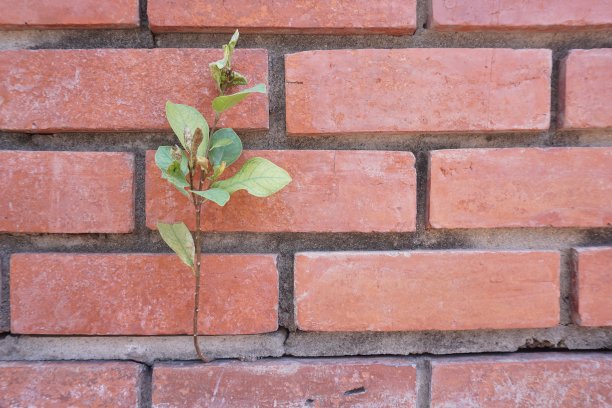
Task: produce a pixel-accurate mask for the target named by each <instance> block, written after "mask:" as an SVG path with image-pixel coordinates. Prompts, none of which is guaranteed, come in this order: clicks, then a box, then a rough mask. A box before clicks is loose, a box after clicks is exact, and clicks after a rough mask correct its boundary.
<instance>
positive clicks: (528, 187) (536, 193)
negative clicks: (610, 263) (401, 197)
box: [429, 147, 612, 228]
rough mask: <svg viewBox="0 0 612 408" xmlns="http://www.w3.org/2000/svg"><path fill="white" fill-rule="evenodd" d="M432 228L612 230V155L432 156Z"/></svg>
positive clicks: (559, 151) (600, 151) (552, 151)
mask: <svg viewBox="0 0 612 408" xmlns="http://www.w3.org/2000/svg"><path fill="white" fill-rule="evenodd" d="M429 159H430V163H429V224H430V226H432V227H433V228H495V227H585V228H586V227H607V226H610V225H612V208H611V207H610V203H611V202H612V148H609V147H606V148H549V149H538V148H512V149H463V150H439V151H434V152H431V153H430V157H429Z"/></svg>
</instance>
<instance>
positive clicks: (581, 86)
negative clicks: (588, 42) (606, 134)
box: [559, 4, 612, 129]
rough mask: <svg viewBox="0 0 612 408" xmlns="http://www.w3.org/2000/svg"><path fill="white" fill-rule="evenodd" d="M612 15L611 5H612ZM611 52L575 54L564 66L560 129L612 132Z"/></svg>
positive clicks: (596, 50)
mask: <svg viewBox="0 0 612 408" xmlns="http://www.w3.org/2000/svg"><path fill="white" fill-rule="evenodd" d="M609 9H610V10H611V12H612V4H610V5H609ZM610 95H612V48H603V49H595V50H573V51H570V53H569V54H568V56H567V57H566V58H565V59H564V60H563V61H562V62H561V74H560V84H559V106H560V110H561V112H560V114H559V125H560V126H561V128H563V129H612V104H611V103H610Z"/></svg>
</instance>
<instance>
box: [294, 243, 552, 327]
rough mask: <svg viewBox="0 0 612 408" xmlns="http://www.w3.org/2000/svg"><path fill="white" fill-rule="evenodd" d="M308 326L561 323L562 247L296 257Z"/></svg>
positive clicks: (302, 317)
mask: <svg viewBox="0 0 612 408" xmlns="http://www.w3.org/2000/svg"><path fill="white" fill-rule="evenodd" d="M294 275H295V278H294V284H295V291H294V292H295V315H296V322H297V326H298V327H299V328H300V329H302V330H308V331H407V330H470V329H511V328H535V327H552V326H556V325H557V324H558V323H559V254H558V253H556V252H552V251H547V252H529V251H524V252H518V251H517V252H484V251H474V252H472V251H415V252H335V253H334V252H329V253H317V252H313V253H300V254H296V256H295V273H294Z"/></svg>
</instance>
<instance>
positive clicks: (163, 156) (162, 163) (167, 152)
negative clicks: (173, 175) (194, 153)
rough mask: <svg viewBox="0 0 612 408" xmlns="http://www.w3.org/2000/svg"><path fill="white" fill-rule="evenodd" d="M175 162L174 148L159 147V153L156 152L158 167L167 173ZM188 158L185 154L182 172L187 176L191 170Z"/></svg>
mask: <svg viewBox="0 0 612 408" xmlns="http://www.w3.org/2000/svg"><path fill="white" fill-rule="evenodd" d="M172 162H174V158H173V157H172V146H159V147H158V148H157V151H156V152H155V164H157V167H159V169H160V170H161V171H162V172H163V173H165V172H166V170H168V167H170V165H171V164H172ZM187 162H188V160H187V156H185V153H184V152H183V158H182V160H181V171H182V172H183V174H185V175H186V174H187V172H188V171H189V168H188V166H187Z"/></svg>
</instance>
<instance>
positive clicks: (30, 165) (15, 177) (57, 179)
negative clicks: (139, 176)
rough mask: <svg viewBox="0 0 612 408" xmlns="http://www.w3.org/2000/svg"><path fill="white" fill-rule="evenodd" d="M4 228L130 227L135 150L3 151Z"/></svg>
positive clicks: (0, 207)
mask: <svg viewBox="0 0 612 408" xmlns="http://www.w3.org/2000/svg"><path fill="white" fill-rule="evenodd" d="M0 172H1V173H2V174H3V176H2V177H1V178H0V191H2V195H3V198H2V200H0V232H55V233H88V232H104V233H126V232H131V231H132V230H133V228H134V157H133V155H132V154H130V153H110V152H108V153H93V152H31V151H14V150H13V151H8V150H5V151H0Z"/></svg>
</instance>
